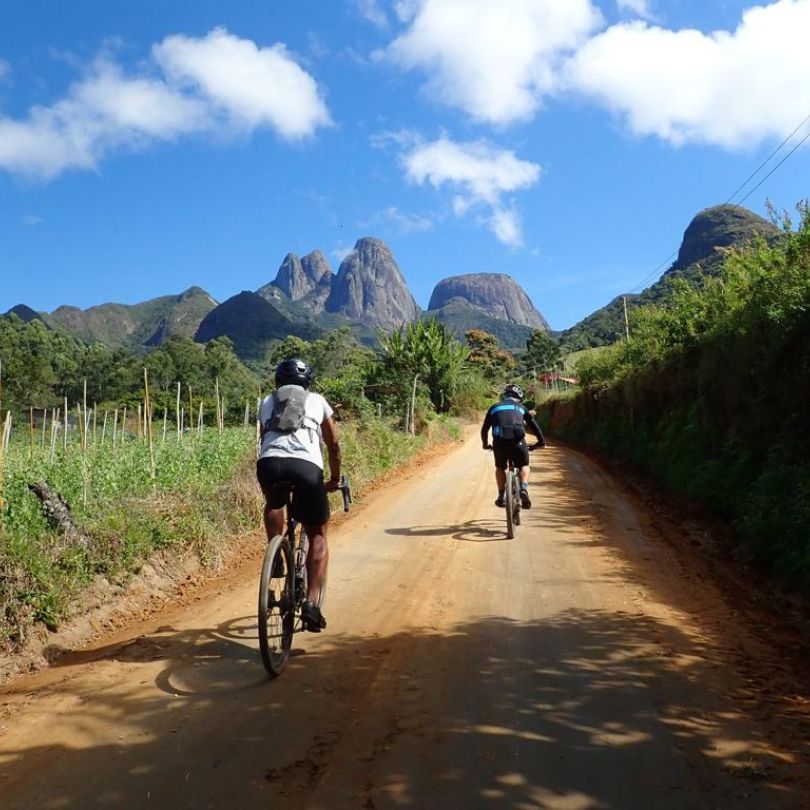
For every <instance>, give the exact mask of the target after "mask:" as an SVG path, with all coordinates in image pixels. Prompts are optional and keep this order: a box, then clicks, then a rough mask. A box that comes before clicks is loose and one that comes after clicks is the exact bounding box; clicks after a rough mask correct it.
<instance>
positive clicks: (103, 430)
mask: <svg viewBox="0 0 810 810" xmlns="http://www.w3.org/2000/svg"><path fill="white" fill-rule="evenodd" d="M106 436H107V411H104V422H103V423H102V425H101V446H102V447H104V439H105V437H106Z"/></svg>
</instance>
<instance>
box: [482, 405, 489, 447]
mask: <svg viewBox="0 0 810 810" xmlns="http://www.w3.org/2000/svg"><path fill="white" fill-rule="evenodd" d="M491 424H492V417H491V416H490V412H489V411H487V415H486V416H485V417H484V424H483V425H481V444H482V445H483V446H484V447H486V446H487V445H488V444H489V438H488V436H487V434H488V433H489V428H490V425H491Z"/></svg>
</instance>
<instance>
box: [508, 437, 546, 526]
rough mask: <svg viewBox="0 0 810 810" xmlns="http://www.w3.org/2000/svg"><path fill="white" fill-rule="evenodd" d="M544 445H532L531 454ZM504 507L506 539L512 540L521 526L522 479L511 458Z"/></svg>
mask: <svg viewBox="0 0 810 810" xmlns="http://www.w3.org/2000/svg"><path fill="white" fill-rule="evenodd" d="M543 446H544V445H532V446H531V447H529V448H528V449H529V452H530V453H531V452H533V451H534V450H536V449H537V448H538V447H543ZM503 499H504V506H505V508H506V537H507V538H508V539H509V540H512V539H513V538H514V536H515V530H516V529H517V527H518V526H520V508H521V506H520V478H519V476H518V471H517V470H516V469H515V464H514V462H513V461H512V459H511V458H510V459H509V461H508V464H507V467H506V486H505V488H504V492H503Z"/></svg>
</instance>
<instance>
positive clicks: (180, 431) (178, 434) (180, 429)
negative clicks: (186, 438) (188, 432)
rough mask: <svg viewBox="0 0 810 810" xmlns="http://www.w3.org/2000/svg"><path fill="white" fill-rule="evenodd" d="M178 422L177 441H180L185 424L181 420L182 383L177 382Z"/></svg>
mask: <svg viewBox="0 0 810 810" xmlns="http://www.w3.org/2000/svg"><path fill="white" fill-rule="evenodd" d="M176 417H177V418H176V422H175V424H176V425H177V441H178V442H179V441H180V436H181V435H182V433H183V425H182V424H181V422H180V383H179V382H178V383H177V412H176Z"/></svg>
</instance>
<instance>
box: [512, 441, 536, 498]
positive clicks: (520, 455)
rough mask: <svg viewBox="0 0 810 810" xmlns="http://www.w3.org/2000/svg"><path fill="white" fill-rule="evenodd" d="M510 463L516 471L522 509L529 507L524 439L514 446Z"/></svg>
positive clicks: (527, 453)
mask: <svg viewBox="0 0 810 810" xmlns="http://www.w3.org/2000/svg"><path fill="white" fill-rule="evenodd" d="M512 463H513V464H514V465H515V469H516V470H517V471H518V481H520V502H521V504H522V506H523V508H524V509H529V508H530V507H531V505H532V502H531V499H530V498H529V474H530V472H531V467H530V466H529V448H528V445H527V444H526V440H525V439H524V440H523V441H521V442H520V443H519V444H517V445H516V446H515V449H514V452H513V454H512Z"/></svg>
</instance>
